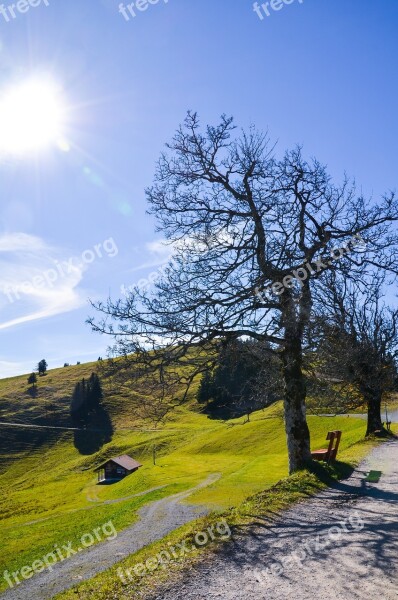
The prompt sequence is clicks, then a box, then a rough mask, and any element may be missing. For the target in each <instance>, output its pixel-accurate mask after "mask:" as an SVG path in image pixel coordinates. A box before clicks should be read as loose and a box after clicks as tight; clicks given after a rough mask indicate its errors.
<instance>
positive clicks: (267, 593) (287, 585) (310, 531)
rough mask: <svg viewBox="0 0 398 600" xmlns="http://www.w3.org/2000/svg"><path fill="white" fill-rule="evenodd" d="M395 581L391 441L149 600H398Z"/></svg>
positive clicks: (397, 551)
mask: <svg viewBox="0 0 398 600" xmlns="http://www.w3.org/2000/svg"><path fill="white" fill-rule="evenodd" d="M370 470H376V471H382V476H381V478H380V481H379V482H378V483H368V482H366V481H365V477H366V476H367V474H368V472H369V471H370ZM331 527H333V528H334V529H332V530H330V532H329V529H330V528H331ZM397 582H398V442H396V441H393V442H387V443H385V444H384V445H382V446H379V447H378V448H377V449H375V450H374V451H373V452H372V453H371V454H370V455H369V457H368V458H367V460H366V461H364V462H363V463H362V464H361V466H360V467H359V468H358V470H356V471H355V472H354V473H353V475H352V476H351V478H350V479H347V480H345V481H344V482H340V483H337V484H336V485H335V487H334V488H330V489H327V490H325V491H324V492H322V493H320V494H319V495H317V496H316V497H314V498H312V499H310V500H306V501H304V502H301V503H300V504H297V505H296V506H295V507H293V508H292V509H290V510H288V511H286V512H285V513H284V514H283V515H282V516H281V517H277V518H276V519H275V521H274V523H273V524H272V525H271V526H270V525H267V526H265V525H264V526H256V527H254V528H251V529H250V530H248V531H246V532H244V533H243V534H239V535H238V536H236V537H234V539H233V541H231V542H229V544H227V545H226V548H225V549H223V550H222V552H221V553H220V554H218V555H217V556H216V557H214V556H212V557H211V558H209V559H207V560H206V561H205V562H203V563H200V564H199V565H197V566H196V567H195V568H194V569H192V570H190V571H189V573H187V574H186V575H185V576H183V579H182V580H178V579H177V580H176V581H174V582H173V583H171V584H170V583H169V584H168V587H167V588H166V589H163V590H162V591H161V592H159V591H158V592H157V593H156V594H155V595H153V596H151V600H215V599H217V600H220V599H222V600H231V599H234V600H260V599H261V600H263V599H266V600H313V599H314V598H316V599H317V600H329V599H330V598H334V599H336V600H357V599H361V600H362V599H363V600H365V599H366V600H368V599H369V598H377V599H380V600H391V599H395V600H397V598H398V588H397Z"/></svg>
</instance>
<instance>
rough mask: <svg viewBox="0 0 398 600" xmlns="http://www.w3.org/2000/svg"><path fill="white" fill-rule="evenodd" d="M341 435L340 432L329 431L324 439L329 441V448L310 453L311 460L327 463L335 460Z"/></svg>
mask: <svg viewBox="0 0 398 600" xmlns="http://www.w3.org/2000/svg"><path fill="white" fill-rule="evenodd" d="M341 435H342V431H329V432H328V435H327V437H326V439H327V440H329V447H328V448H322V449H321V450H315V451H314V452H311V456H312V458H313V459H314V460H324V461H326V462H327V463H329V462H330V461H332V460H336V456H337V451H338V449H339V444H340V440H341Z"/></svg>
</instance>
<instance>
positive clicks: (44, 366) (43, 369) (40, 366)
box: [37, 358, 48, 376]
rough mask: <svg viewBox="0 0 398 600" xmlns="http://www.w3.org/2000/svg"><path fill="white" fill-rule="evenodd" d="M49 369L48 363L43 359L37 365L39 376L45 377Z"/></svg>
mask: <svg viewBox="0 0 398 600" xmlns="http://www.w3.org/2000/svg"><path fill="white" fill-rule="evenodd" d="M47 367H48V365H47V361H46V360H44V358H43V359H42V360H41V361H40V362H39V364H38V365H37V370H38V372H39V375H41V376H43V375H44V374H45V373H46V371H47Z"/></svg>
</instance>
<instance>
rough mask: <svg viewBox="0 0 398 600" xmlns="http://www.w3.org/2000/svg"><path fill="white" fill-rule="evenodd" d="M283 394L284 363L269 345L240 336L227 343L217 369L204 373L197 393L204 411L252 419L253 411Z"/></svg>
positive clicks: (219, 358) (210, 413)
mask: <svg viewBox="0 0 398 600" xmlns="http://www.w3.org/2000/svg"><path fill="white" fill-rule="evenodd" d="M264 383H265V385H264ZM281 397H282V376H281V369H280V364H279V361H278V358H277V357H276V356H275V354H274V353H273V352H272V351H271V349H270V347H269V345H267V344H264V343H262V342H257V341H240V340H234V341H233V342H230V343H227V344H225V346H224V347H223V348H222V349H221V351H220V353H219V356H218V361H217V365H216V367H215V369H214V370H213V371H210V370H206V371H205V372H204V374H203V375H202V378H201V382H200V385H199V389H198V393H197V400H198V402H199V403H200V404H205V407H204V409H203V410H204V412H205V413H207V414H208V415H210V416H212V417H214V418H223V419H230V418H234V417H240V416H242V415H246V416H247V418H248V419H250V415H251V413H252V412H254V411H256V410H259V409H262V408H265V407H266V406H269V405H270V404H272V403H273V402H275V401H276V400H278V399H280V398H281Z"/></svg>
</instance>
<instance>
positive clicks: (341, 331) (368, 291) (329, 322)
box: [313, 273, 398, 435]
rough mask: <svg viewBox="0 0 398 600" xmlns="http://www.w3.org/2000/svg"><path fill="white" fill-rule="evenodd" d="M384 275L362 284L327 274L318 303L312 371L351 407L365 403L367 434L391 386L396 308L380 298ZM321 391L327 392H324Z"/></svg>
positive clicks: (377, 424)
mask: <svg viewBox="0 0 398 600" xmlns="http://www.w3.org/2000/svg"><path fill="white" fill-rule="evenodd" d="M385 283H386V281H385V274H384V273H373V276H372V279H371V280H369V281H368V282H366V284H365V285H361V282H360V281H357V282H352V281H350V280H347V279H343V278H341V277H337V276H336V274H335V273H331V274H329V276H328V277H327V279H326V286H325V288H324V290H323V292H322V294H321V296H320V300H321V301H320V302H319V303H317V313H318V315H317V318H316V319H315V320H314V327H313V330H315V331H316V336H317V338H318V339H317V342H316V345H317V350H318V351H317V358H318V362H317V370H318V374H319V375H321V376H322V379H323V381H328V382H329V384H330V386H329V390H328V392H330V389H332V390H333V392H332V393H335V392H336V390H338V395H339V396H345V398H346V403H347V404H348V406H351V407H358V406H363V405H365V406H367V412H368V419H367V431H366V435H370V434H371V433H375V432H376V431H381V430H382V429H383V423H382V419H381V404H382V400H383V399H386V398H388V397H389V395H390V394H391V393H392V392H393V391H394V388H395V380H396V374H397V371H396V360H397V356H398V310H397V309H395V310H393V309H392V308H390V307H388V306H387V305H386V304H385V301H384V300H383V294H384V292H385V288H386V286H385ZM328 392H326V393H328Z"/></svg>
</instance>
